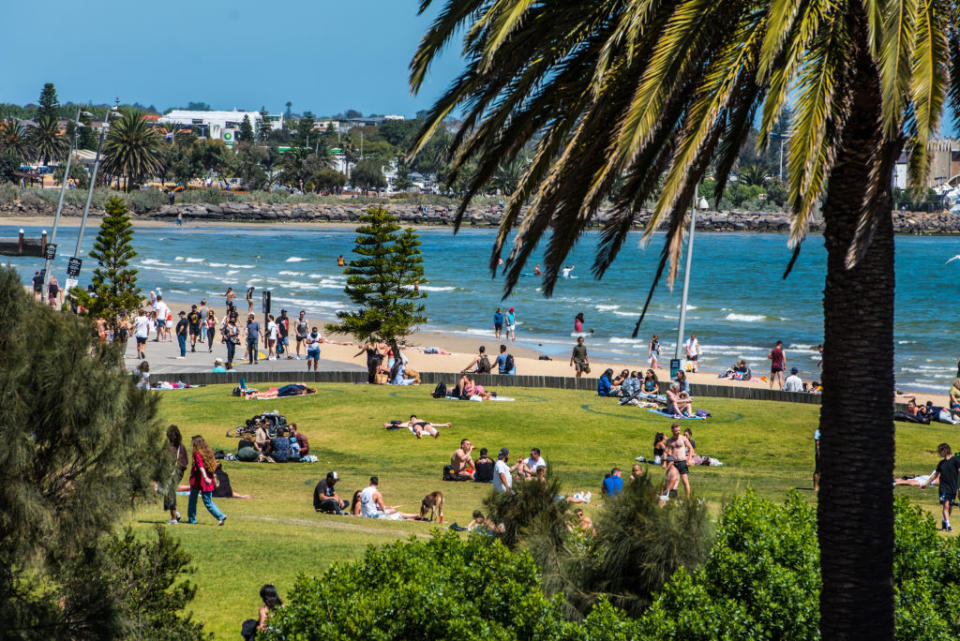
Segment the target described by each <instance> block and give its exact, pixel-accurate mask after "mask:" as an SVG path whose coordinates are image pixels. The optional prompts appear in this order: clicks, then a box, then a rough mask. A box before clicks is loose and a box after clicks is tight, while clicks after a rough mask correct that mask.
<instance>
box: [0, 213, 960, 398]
mask: <svg viewBox="0 0 960 641" xmlns="http://www.w3.org/2000/svg"><path fill="white" fill-rule="evenodd" d="M70 222H71V223H72V222H73V221H70ZM25 231H26V232H27V234H28V235H29V236H34V237H35V236H38V235H39V232H40V229H39V228H25ZM16 232H17V228H16V227H12V226H0V236H15V235H16ZM96 232H97V230H96V228H95V227H94V228H91V229H89V230H88V231H87V234H86V238H85V241H84V245H85V251H89V248H90V247H91V246H92V244H93V239H94V237H95V235H96ZM76 234H77V227H64V228H61V230H60V232H59V237H58V239H57V240H58V245H59V247H60V252H59V256H58V259H57V260H56V262H55V267H54V269H55V273H56V274H57V276H58V278H59V279H60V282H61V283H62V282H63V281H64V279H65V270H66V262H67V257H68V256H70V255H72V253H73V247H74V245H75V243H76ZM494 234H495V232H494V231H493V230H472V229H468V230H464V231H461V232H460V233H459V234H458V235H456V236H454V235H453V234H452V233H451V232H450V231H449V230H442V229H440V230H423V231H421V232H420V237H421V240H422V241H423V248H422V249H423V252H424V259H425V268H426V275H427V280H428V281H429V283H428V284H425V285H424V286H423V287H422V288H421V289H422V290H424V291H426V292H428V294H429V296H428V298H427V301H426V305H427V315H428V316H429V318H430V322H429V325H428V326H427V327H425V328H424V330H426V331H427V332H430V331H443V332H449V333H453V334H459V335H464V336H475V337H476V338H477V339H478V343H479V342H480V341H481V340H483V341H485V342H487V343H490V342H491V340H490V339H491V337H492V322H493V321H492V318H493V312H494V310H495V309H496V308H497V307H498V306H500V307H503V308H504V309H506V308H507V307H510V306H513V307H515V308H516V310H517V321H518V337H517V338H518V342H519V343H521V344H523V345H527V346H530V347H534V348H537V349H538V350H540V351H541V352H542V353H545V354H549V355H552V356H561V357H566V356H567V355H568V354H569V349H570V346H571V345H572V342H573V338H572V337H571V333H572V332H573V319H574V316H575V315H576V314H577V313H578V312H583V314H584V316H585V318H586V323H585V325H584V328H585V329H586V330H593V334H592V335H591V336H590V337H589V338H588V340H587V344H588V347H589V350H590V354H591V356H592V357H593V358H595V359H600V358H603V357H606V358H611V357H616V358H618V359H621V360H625V361H627V362H631V361H634V362H636V366H637V367H639V366H641V365H642V364H643V362H644V361H645V359H646V353H647V351H646V345H647V341H648V340H649V338H650V335H651V334H653V333H657V334H659V335H660V339H661V342H662V343H663V346H664V349H663V354H664V356H665V357H669V355H672V353H673V348H674V344H675V342H676V331H677V329H676V328H677V321H678V315H679V307H680V289H681V287H680V284H681V283H682V273H681V277H680V278H679V279H678V281H677V286H676V287H675V288H674V291H673V292H671V291H669V290H668V289H667V288H666V286H661V287H660V288H659V289H658V292H657V294H656V295H655V296H654V300H653V303H652V306H651V311H650V313H649V314H648V316H647V319H646V320H645V321H644V324H643V326H642V327H641V334H640V339H639V340H634V339H632V338H630V334H631V332H632V331H633V327H634V324H635V323H636V320H637V317H638V315H639V312H640V309H641V308H642V305H643V300H644V297H645V296H646V292H647V287H648V285H649V282H650V278H651V277H652V275H653V270H654V269H655V266H656V261H657V257H658V254H659V251H660V247H661V238H660V237H657V238H655V239H654V240H653V242H652V243H651V244H650V246H649V247H647V248H645V249H644V248H642V247H641V246H640V244H639V241H640V236H639V234H635V235H634V237H633V238H631V239H630V240H628V241H627V243H626V244H625V245H624V249H623V251H622V252H621V254H620V257H619V258H618V259H617V262H616V263H615V264H614V266H613V267H612V268H611V269H610V271H609V272H608V273H607V276H606V277H605V278H604V279H603V280H602V281H597V280H594V279H593V278H592V276H591V274H590V269H589V268H590V265H591V262H592V257H593V254H594V248H595V246H596V242H597V240H598V235H597V234H595V233H588V234H586V235H584V237H583V238H582V239H581V241H580V243H579V244H578V245H577V247H576V248H575V250H574V252H573V253H572V255H571V257H570V260H569V263H570V264H572V265H574V266H575V269H574V271H573V275H574V276H575V277H574V278H571V279H566V280H561V281H560V282H559V283H558V285H557V287H556V290H555V292H554V296H553V297H552V298H550V299H546V298H544V297H543V296H542V294H541V292H540V283H539V279H537V278H535V277H534V276H533V275H532V272H533V265H534V263H535V262H536V261H537V260H539V259H540V258H541V256H542V254H541V253H539V252H537V253H535V254H534V256H533V258H532V262H531V263H530V265H529V270H528V271H529V275H528V276H526V277H525V278H523V279H521V282H520V284H519V285H518V287H517V288H516V289H515V291H514V293H513V294H511V295H510V296H509V297H508V298H507V299H505V300H502V301H501V296H502V280H500V279H499V278H498V279H491V277H490V274H489V271H488V270H487V267H486V265H487V262H488V258H489V253H490V247H491V244H492V242H493V240H494ZM353 238H354V235H353V232H352V231H349V230H334V229H324V228H322V227H318V228H317V229H300V228H297V229H293V228H291V229H290V230H289V231H285V230H283V229H282V228H281V229H277V228H276V227H274V228H269V229H268V228H258V227H255V226H250V225H245V226H237V225H234V226H223V227H216V228H211V227H203V228H191V227H189V226H185V227H184V228H183V229H180V230H178V229H176V228H175V227H174V226H173V225H171V226H170V227H169V228H151V229H138V230H137V231H136V234H135V237H134V244H135V248H136V250H137V252H138V256H137V257H136V259H135V263H136V266H137V268H138V269H139V270H140V281H141V286H142V287H143V289H144V291H145V292H148V291H150V290H155V291H160V292H162V293H163V294H164V295H165V296H166V297H167V298H168V299H169V300H175V301H199V299H200V298H201V297H208V298H218V297H219V295H220V294H222V293H223V292H224V291H225V290H226V288H227V286H228V285H229V286H232V287H233V288H234V290H236V291H237V292H238V294H240V296H241V298H242V297H243V294H244V291H245V289H246V288H247V287H248V286H251V285H252V286H255V287H256V288H257V295H256V300H257V301H259V300H260V299H259V294H260V291H261V290H263V289H269V290H271V292H272V296H273V301H274V310H275V311H278V310H279V309H280V308H286V309H287V310H288V311H291V312H293V314H294V315H295V314H296V312H297V311H299V310H300V309H306V310H307V312H308V314H309V316H310V317H311V318H318V319H329V318H333V317H334V315H335V314H336V312H337V311H338V310H342V309H346V308H347V307H348V301H347V299H346V297H345V296H344V294H343V286H344V282H345V277H344V276H343V274H342V273H341V269H340V268H338V267H337V264H336V258H337V255H338V254H343V255H344V256H345V257H347V259H348V260H349V257H350V250H351V248H352V244H353ZM957 254H960V239H958V238H949V237H899V238H898V239H897V257H896V267H897V318H896V341H897V345H896V348H897V354H896V364H897V382H898V385H900V386H902V387H907V388H910V389H918V390H931V391H943V390H945V389H946V388H947V387H948V386H949V384H950V381H951V380H952V379H953V377H954V375H955V372H956V363H957V359H958V356H960V348H958V346H957V344H956V343H957V338H958V336H960V320H958V319H956V318H954V317H953V316H952V313H951V312H950V309H952V308H951V307H950V305H951V302H950V301H952V300H953V297H954V296H955V295H957V289H958V288H957V285H956V283H957V281H958V279H960V261H955V262H951V263H949V264H946V263H945V261H946V260H947V259H949V258H951V257H953V256H954V255H957ZM789 255H790V254H789V251H788V249H787V246H786V237H785V236H783V235H777V234H709V233H698V234H697V235H696V239H695V248H694V261H693V269H692V272H691V273H692V277H691V287H690V297H689V301H688V314H687V333H688V334H689V332H691V331H693V332H696V334H697V336H698V338H699V340H700V343H701V345H702V348H703V352H704V356H703V360H702V362H703V366H704V368H705V369H707V370H715V371H721V370H722V369H725V368H726V366H728V365H729V364H731V363H732V362H733V361H735V360H736V359H737V358H745V359H746V360H747V362H748V363H750V364H751V365H752V366H753V367H754V368H755V369H756V370H757V371H765V369H766V365H767V361H766V354H767V353H768V351H769V350H770V348H771V346H772V345H773V343H774V342H775V341H777V340H782V341H783V342H784V344H785V345H786V346H787V358H788V366H797V367H799V368H800V369H801V371H802V373H803V376H804V378H805V379H810V378H816V367H815V347H816V345H817V344H818V343H820V342H821V341H822V332H823V317H822V313H821V307H820V306H821V297H822V291H823V275H824V266H825V259H826V253H825V251H824V249H823V243H822V240H821V239H820V238H819V237H817V236H813V237H811V238H810V239H808V242H807V243H806V244H805V245H804V249H803V253H802V254H801V257H800V259H799V261H798V263H797V265H796V267H795V269H794V271H793V273H792V274H791V275H790V277H789V278H788V279H787V280H782V279H781V274H782V273H783V269H784V266H785V265H786V263H787V260H788V259H789ZM5 260H9V262H11V263H12V264H13V265H14V266H15V267H16V268H17V269H18V271H19V272H20V273H21V275H22V278H23V280H24V282H28V281H29V280H30V278H31V277H32V276H33V272H34V271H35V270H37V269H40V268H41V267H42V261H41V260H40V259H21V258H13V259H5ZM92 268H93V265H92V260H91V259H89V258H87V259H86V260H85V264H84V271H83V274H81V278H80V283H81V285H84V284H86V283H87V282H88V281H89V278H90V274H91V272H92ZM218 304H222V299H219V300H218ZM257 309H258V310H259V302H258V306H257ZM427 342H429V339H427Z"/></svg>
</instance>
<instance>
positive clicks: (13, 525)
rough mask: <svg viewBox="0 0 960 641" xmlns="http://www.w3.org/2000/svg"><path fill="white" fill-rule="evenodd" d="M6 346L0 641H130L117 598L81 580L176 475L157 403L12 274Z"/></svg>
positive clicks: (2, 336) (3, 324)
mask: <svg viewBox="0 0 960 641" xmlns="http://www.w3.org/2000/svg"><path fill="white" fill-rule="evenodd" d="M0 345H2V346H3V349H0V390H2V391H0V394H2V400H0V406H2V407H3V411H2V412H0V442H2V443H3V447H0V612H3V617H4V626H5V629H4V630H3V632H0V637H3V638H11V635H12V638H17V639H80V638H98V639H120V638H129V637H127V636H125V634H124V631H123V629H122V628H124V627H125V623H124V621H123V620H122V617H123V615H122V613H120V610H122V608H121V606H120V604H117V603H116V600H117V599H119V598H120V595H119V594H118V593H119V592H120V590H119V589H118V588H117V587H113V586H110V585H106V584H105V583H112V582H113V581H112V579H111V578H110V577H99V578H98V577H95V576H94V577H90V580H86V577H85V576H83V574H84V567H86V566H87V564H86V563H85V560H86V559H89V558H91V556H95V555H96V554H97V553H98V550H99V549H102V543H103V540H104V537H105V535H107V534H108V533H110V532H111V531H113V529H114V527H115V526H116V525H117V523H118V521H119V520H120V519H122V518H124V516H125V514H127V513H128V512H127V510H129V509H131V508H132V507H133V506H135V505H136V502H137V501H136V500H137V499H138V497H139V498H140V499H147V498H149V497H151V495H152V496H154V497H155V496H156V491H155V490H154V489H153V486H152V482H153V481H159V480H161V479H164V480H165V479H167V478H169V467H172V461H171V460H170V458H169V456H167V455H166V439H165V438H164V435H163V431H162V428H161V426H160V424H159V421H158V418H157V409H158V402H159V399H158V398H157V397H155V396H151V395H149V394H147V393H144V392H143V391H141V390H138V389H136V387H135V382H134V379H133V377H131V376H130V375H129V374H127V373H126V372H125V371H124V368H123V355H122V354H121V352H120V350H118V349H114V348H112V347H111V346H103V345H98V343H97V338H96V334H94V332H92V331H91V323H90V321H89V320H88V319H85V318H81V317H77V316H74V315H72V314H62V313H57V312H54V311H53V310H51V309H50V308H48V307H44V306H41V305H39V304H37V303H35V302H34V301H33V299H32V297H31V296H29V295H28V294H27V293H26V292H25V291H24V289H23V284H22V283H21V281H20V278H19V276H18V275H17V273H16V272H15V271H14V270H12V269H0ZM167 466H168V469H164V468H165V467H167ZM152 500H155V499H152ZM71 585H72V586H76V588H75V589H73V588H71V587H70V586H71ZM84 595H86V596H87V600H86V604H87V606H88V607H84V606H82V605H81V604H80V603H77V601H78V600H81V599H82V598H83V597H84ZM94 630H95V631H96V632H93V631H94Z"/></svg>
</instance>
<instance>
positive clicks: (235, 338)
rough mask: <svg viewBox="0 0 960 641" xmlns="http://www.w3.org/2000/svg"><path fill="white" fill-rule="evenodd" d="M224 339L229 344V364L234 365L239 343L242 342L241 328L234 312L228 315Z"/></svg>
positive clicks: (224, 327)
mask: <svg viewBox="0 0 960 641" xmlns="http://www.w3.org/2000/svg"><path fill="white" fill-rule="evenodd" d="M223 341H224V343H225V344H226V346H227V365H232V364H233V357H234V356H235V355H236V353H237V345H239V344H240V328H239V327H237V321H236V319H234V317H233V315H232V314H231V315H230V316H228V317H227V322H226V323H225V324H224V326H223Z"/></svg>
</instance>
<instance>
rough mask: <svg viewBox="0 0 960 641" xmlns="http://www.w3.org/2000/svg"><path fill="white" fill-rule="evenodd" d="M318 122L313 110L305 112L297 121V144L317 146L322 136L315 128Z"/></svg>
mask: <svg viewBox="0 0 960 641" xmlns="http://www.w3.org/2000/svg"><path fill="white" fill-rule="evenodd" d="M316 124H317V119H316V118H314V117H313V112H312V111H308V112H306V113H304V114H303V117H302V118H300V120H299V122H297V145H299V146H300V147H310V148H311V149H313V148H315V147H316V145H317V141H318V140H319V139H320V136H319V135H318V134H317V133H316V132H315V131H314V130H313V128H314V126H316Z"/></svg>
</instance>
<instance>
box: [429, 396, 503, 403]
mask: <svg viewBox="0 0 960 641" xmlns="http://www.w3.org/2000/svg"><path fill="white" fill-rule="evenodd" d="M444 398H446V399H447V400H448V401H474V402H476V403H480V402H482V401H483V399H482V398H480V396H471V397H470V398H460V397H459V396H445V397H444ZM487 400H488V401H500V402H508V403H512V402H513V401H515V400H517V399H515V398H510V397H509V396H494V397H493V398H488V399H487Z"/></svg>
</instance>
